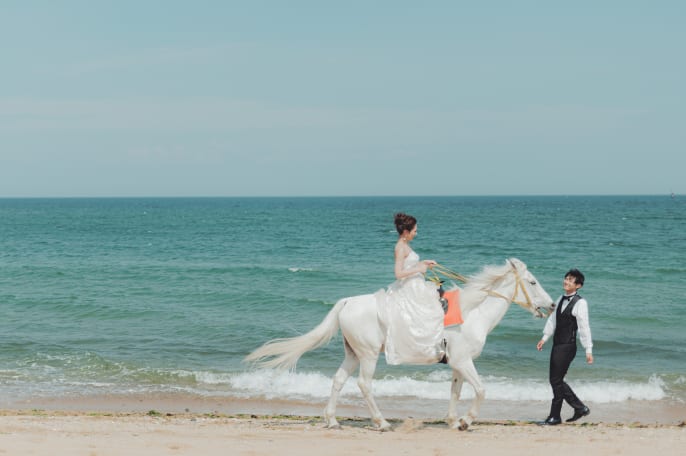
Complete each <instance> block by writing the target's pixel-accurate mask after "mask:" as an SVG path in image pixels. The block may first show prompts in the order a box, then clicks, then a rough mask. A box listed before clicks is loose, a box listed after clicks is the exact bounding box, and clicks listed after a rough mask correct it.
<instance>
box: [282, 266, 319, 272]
mask: <svg viewBox="0 0 686 456" xmlns="http://www.w3.org/2000/svg"><path fill="white" fill-rule="evenodd" d="M288 270H289V271H291V272H312V271H314V269H312V268H296V267H293V268H288Z"/></svg>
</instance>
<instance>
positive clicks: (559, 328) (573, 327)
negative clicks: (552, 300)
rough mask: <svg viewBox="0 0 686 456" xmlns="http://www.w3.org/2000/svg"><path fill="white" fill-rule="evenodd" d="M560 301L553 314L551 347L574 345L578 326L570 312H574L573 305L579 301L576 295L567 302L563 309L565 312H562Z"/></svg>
mask: <svg viewBox="0 0 686 456" xmlns="http://www.w3.org/2000/svg"><path fill="white" fill-rule="evenodd" d="M563 299H564V297H562V299H560V302H559V303H558V305H557V309H556V310H555V312H557V314H556V315H555V320H556V324H555V334H554V335H553V345H560V344H576V332H577V329H578V326H577V324H576V318H575V317H574V315H572V310H574V305H575V304H576V302H577V301H578V300H579V299H581V296H579V295H578V294H576V295H574V296H572V299H570V300H569V304H567V307H565V311H564V312H563V311H562V300H563Z"/></svg>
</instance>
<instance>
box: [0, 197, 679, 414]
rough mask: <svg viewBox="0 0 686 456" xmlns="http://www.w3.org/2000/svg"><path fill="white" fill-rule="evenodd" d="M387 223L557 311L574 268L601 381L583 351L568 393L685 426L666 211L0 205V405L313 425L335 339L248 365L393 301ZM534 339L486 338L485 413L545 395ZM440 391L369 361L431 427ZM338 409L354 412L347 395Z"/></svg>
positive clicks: (542, 361)
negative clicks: (382, 296) (679, 417)
mask: <svg viewBox="0 0 686 456" xmlns="http://www.w3.org/2000/svg"><path fill="white" fill-rule="evenodd" d="M397 211H403V212H407V213H410V214H412V215H415V216H416V217H417V218H418V220H419V223H418V233H419V234H418V236H417V238H416V239H415V240H414V241H413V243H412V246H413V248H414V250H415V251H416V252H417V253H418V254H419V255H420V256H421V257H422V258H423V259H435V260H436V261H438V262H439V263H440V264H442V265H444V266H446V267H448V268H450V269H452V270H454V271H457V272H459V273H461V274H463V275H471V274H475V273H477V272H479V270H480V269H481V268H482V267H483V266H485V265H490V264H502V263H503V262H504V261H505V259H506V258H509V257H517V258H519V259H520V260H522V261H524V262H525V263H526V264H527V265H528V267H529V270H530V271H531V272H533V274H534V275H536V277H537V278H538V279H539V281H540V283H541V284H542V285H543V287H544V288H545V289H546V291H547V292H548V293H549V294H550V295H551V297H553V298H556V297H558V296H559V295H560V293H561V292H562V278H563V276H564V273H565V272H566V271H567V270H568V269H569V268H572V267H576V268H579V269H580V270H582V271H583V272H584V274H585V275H586V284H585V286H584V287H583V288H582V290H581V292H580V294H582V295H583V296H584V297H585V298H586V299H587V300H588V302H589V305H590V319H591V328H592V333H593V339H594V349H593V351H594V356H595V363H594V364H593V365H590V366H589V365H587V364H586V363H585V362H584V359H583V355H582V354H581V353H582V351H580V355H579V356H577V359H576V360H575V362H574V363H573V364H572V368H571V369H570V372H569V374H568V377H567V379H568V381H569V382H570V384H571V385H572V386H573V387H574V388H575V390H576V391H577V393H578V394H579V396H580V397H581V398H582V399H583V400H584V401H587V402H589V403H592V404H615V405H620V406H621V405H622V404H624V403H628V402H631V401H646V402H645V403H655V402H669V403H672V404H677V406H679V405H683V406H684V407H685V410H686V405H684V404H686V402H685V401H686V331H684V325H685V324H686V306H685V305H684V304H685V298H686V285H685V282H684V277H685V276H686V230H684V226H685V225H686V199H684V198H682V197H680V196H677V197H675V198H670V197H669V196H549V197H543V196H541V197H535V196H509V197H505V196H499V197H495V196H493V197H491V196H488V197H486V196H484V197H321V198H304V197H303V198H286V197H284V198H122V199H119V198H95V199H80V198H67V199H0V268H1V272H0V407H13V406H16V404H18V403H21V402H22V401H36V400H40V399H41V398H77V399H78V398H88V397H98V396H102V395H123V396H126V395H143V396H144V395H151V394H165V395H172V396H174V395H177V396H181V397H196V398H198V397H199V398H203V397H212V398H225V399H237V400H253V399H254V400H261V401H271V400H275V401H276V400H278V401H293V402H294V403H300V404H302V403H305V404H313V405H316V406H317V407H320V406H321V408H323V406H324V404H325V402H326V399H327V398H328V395H329V391H330V387H331V377H332V375H333V374H334V373H335V371H336V369H337V367H338V365H339V364H340V362H341V361H342V359H343V348H342V338H341V337H340V334H339V335H338V336H337V337H335V338H334V339H333V340H332V342H331V343H330V344H329V345H327V346H325V347H323V348H320V349H317V350H315V351H312V352H309V353H307V354H306V355H305V356H303V358H301V360H300V362H299V364H298V368H297V370H296V371H295V372H271V371H266V372H265V371H260V370H255V369H253V368H252V367H251V366H249V365H246V364H245V363H244V362H243V358H244V357H245V356H246V355H247V354H248V353H249V352H251V351H252V350H254V349H256V348H257V347H259V346H260V345H262V344H263V343H264V342H266V341H268V340H270V339H273V338H279V337H291V336H295V335H299V334H302V333H305V332H307V331H309V330H310V329H311V328H313V327H314V326H315V325H317V324H318V323H319V322H320V321H321V320H322V319H323V318H324V316H325V315H326V313H327V312H328V311H329V310H330V309H331V308H332V306H333V305H334V303H335V302H336V301H337V300H338V299H340V298H343V297H346V296H352V295H359V294H365V293H372V292H374V291H376V290H378V289H380V288H382V287H385V286H387V285H388V284H390V283H391V282H392V281H393V246H394V243H395V240H396V238H397V234H396V233H395V230H394V226H393V214H394V213H395V212H397ZM544 323H545V320H542V319H534V318H533V317H532V316H531V315H530V314H529V313H527V312H525V311H523V310H522V309H521V308H519V307H518V306H516V305H513V306H512V307H511V308H510V310H509V311H508V313H507V314H506V316H505V318H504V319H503V320H502V322H501V323H500V325H499V326H497V327H496V328H495V330H494V331H493V332H492V333H491V334H490V336H489V338H488V340H487V342H486V346H485V348H484V351H483V354H482V355H481V357H480V358H479V359H477V361H476V367H477V369H478V371H479V372H480V374H481V375H482V377H483V379H484V383H485V386H486V391H487V400H488V401H494V402H500V403H504V404H507V403H511V404H516V403H518V402H522V401H548V400H549V399H550V398H551V397H552V393H551V392H550V386H549V384H548V381H547V373H548V357H549V348H550V347H546V348H545V349H544V351H543V352H542V353H540V352H538V351H537V350H536V348H535V346H536V342H537V341H538V340H539V339H540V336H541V332H542V329H543V325H544ZM547 345H550V344H547ZM450 375H451V374H450V369H449V368H448V367H446V366H445V365H439V364H437V365H435V366H433V365H432V366H388V365H386V364H385V361H384V360H383V356H382V357H381V360H380V362H379V364H378V368H377V372H376V375H375V381H374V394H375V395H376V396H377V398H380V400H381V404H394V403H398V404H400V403H404V404H405V406H407V407H409V408H411V405H408V404H422V407H427V408H428V410H429V413H435V414H436V415H437V416H440V415H441V414H442V413H444V412H445V409H447V400H448V397H449V388H450ZM463 397H465V398H470V397H473V394H472V391H471V388H470V387H469V386H468V385H466V386H465V391H464V396H463ZM341 402H342V403H344V404H345V403H349V404H360V403H361V402H362V399H361V395H360V393H359V390H358V389H357V385H356V382H355V379H350V380H349V381H348V383H347V385H346V387H345V388H344V390H343V396H342V399H341ZM382 409H383V406H382ZM434 410H436V412H434ZM546 411H547V409H546V408H545V407H543V408H542V410H541V414H542V415H543V416H544V415H545V412H546Z"/></svg>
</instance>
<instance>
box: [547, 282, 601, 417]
mask: <svg viewBox="0 0 686 456" xmlns="http://www.w3.org/2000/svg"><path fill="white" fill-rule="evenodd" d="M583 285H584V275H583V274H582V273H581V271H579V270H578V269H571V270H569V271H568V272H567V274H565V278H564V282H563V288H564V291H565V294H564V295H563V296H562V297H561V298H560V300H559V301H558V304H557V308H556V309H555V311H554V312H553V313H551V314H550V316H549V317H548V321H547V322H546V324H545V327H544V328H543V337H542V338H541V340H540V341H539V342H538V344H536V348H537V349H538V350H539V351H541V350H542V349H543V344H545V342H546V341H547V340H548V339H549V338H550V337H551V336H552V337H553V349H552V351H551V352H550V386H552V388H553V401H552V403H551V405H550V414H549V415H548V418H546V420H545V421H544V422H543V423H542V424H544V425H556V424H560V423H561V422H562V418H561V417H560V411H561V410H562V402H563V401H567V403H568V404H569V405H570V406H571V407H572V408H573V409H574V415H573V416H572V417H571V418H569V419H568V420H567V422H572V421H576V420H578V419H579V418H581V417H583V416H586V415H588V414H589V413H591V410H590V409H589V408H588V407H586V406H585V405H584V403H583V402H581V400H579V398H578V397H577V396H576V394H574V391H573V390H572V388H571V387H570V386H569V385H568V384H567V383H566V382H565V381H564V378H565V375H567V370H568V369H569V365H570V364H572V361H573V360H574V357H575V356H576V333H577V331H578V332H579V339H580V340H581V345H583V347H584V348H585V349H586V362H588V364H593V353H592V348H593V341H592V340H591V328H590V325H589V320H588V303H587V302H586V300H585V299H584V298H582V297H581V296H579V295H578V294H577V291H578V290H579V289H580V288H581V287H582V286H583Z"/></svg>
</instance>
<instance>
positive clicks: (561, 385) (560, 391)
mask: <svg viewBox="0 0 686 456" xmlns="http://www.w3.org/2000/svg"><path fill="white" fill-rule="evenodd" d="M575 356H576V343H574V344H558V345H553V349H552V351H551V352H550V374H549V379H550V386H552V387H553V401H552V403H551V404H550V416H551V417H553V418H560V411H561V410H562V402H563V401H567V403H568V404H569V405H570V406H571V407H572V408H573V409H575V410H578V409H582V408H584V404H583V402H581V401H580V400H579V398H578V397H576V394H574V391H572V388H570V386H569V385H568V384H567V383H565V381H564V378H565V375H567V371H568V370H569V365H570V364H572V361H574V357H575Z"/></svg>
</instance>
